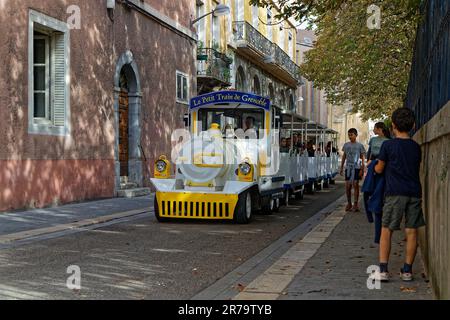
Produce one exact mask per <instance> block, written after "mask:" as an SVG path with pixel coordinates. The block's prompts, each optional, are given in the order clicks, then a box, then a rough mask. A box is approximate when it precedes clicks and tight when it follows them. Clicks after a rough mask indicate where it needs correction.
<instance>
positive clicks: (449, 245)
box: [414, 102, 450, 299]
mask: <svg viewBox="0 0 450 320" xmlns="http://www.w3.org/2000/svg"><path fill="white" fill-rule="evenodd" d="M414 139H415V140H416V141H417V142H418V143H419V144H420V145H421V147H422V166H421V182H422V187H423V209H424V214H425V219H426V222H427V226H426V227H425V228H422V230H420V238H419V243H420V244H419V245H420V250H421V252H422V255H423V257H424V261H425V268H426V270H427V273H428V276H429V278H430V281H431V284H432V286H433V290H434V293H435V296H436V298H438V299H450V172H449V169H450V102H449V103H447V105H446V106H445V107H444V108H442V109H441V111H440V112H439V113H437V114H436V115H435V116H434V117H433V118H432V119H431V120H430V121H428V122H427V124H426V125H424V126H423V127H422V128H421V129H420V130H419V131H418V132H417V133H416V134H415V136H414Z"/></svg>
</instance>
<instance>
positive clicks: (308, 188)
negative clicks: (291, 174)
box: [306, 182, 316, 194]
mask: <svg viewBox="0 0 450 320" xmlns="http://www.w3.org/2000/svg"><path fill="white" fill-rule="evenodd" d="M306 191H307V192H308V193H309V194H314V192H315V191H316V184H315V182H311V183H309V184H307V185H306Z"/></svg>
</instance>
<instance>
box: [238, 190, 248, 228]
mask: <svg viewBox="0 0 450 320" xmlns="http://www.w3.org/2000/svg"><path fill="white" fill-rule="evenodd" d="M251 218H252V196H251V193H250V191H245V192H243V193H241V194H240V195H239V199H238V202H237V204H236V209H235V210H234V221H235V222H236V223H239V224H247V223H249V222H250V220H251Z"/></svg>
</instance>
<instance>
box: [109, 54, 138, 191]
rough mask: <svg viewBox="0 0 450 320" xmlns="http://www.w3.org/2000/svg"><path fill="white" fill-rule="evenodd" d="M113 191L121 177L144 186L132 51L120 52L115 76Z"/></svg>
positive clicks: (134, 64)
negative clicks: (114, 175) (114, 176)
mask: <svg viewBox="0 0 450 320" xmlns="http://www.w3.org/2000/svg"><path fill="white" fill-rule="evenodd" d="M114 86H115V89H114V111H115V129H116V130H115V131H116V142H115V148H114V154H115V172H116V179H115V180H116V190H119V189H120V183H121V180H122V181H124V182H128V183H133V184H135V185H136V186H138V187H141V186H142V185H143V173H142V171H143V168H142V155H141V100H142V95H141V83H140V78H139V70H138V67H137V64H136V62H135V61H134V57H133V54H132V52H131V51H127V52H125V53H124V54H122V55H121V57H120V58H119V60H118V61H117V65H116V72H115V76H114Z"/></svg>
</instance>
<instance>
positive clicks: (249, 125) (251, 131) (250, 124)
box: [244, 116, 259, 139]
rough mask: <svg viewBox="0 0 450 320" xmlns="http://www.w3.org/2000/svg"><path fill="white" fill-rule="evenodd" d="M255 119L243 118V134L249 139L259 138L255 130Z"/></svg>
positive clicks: (250, 117)
mask: <svg viewBox="0 0 450 320" xmlns="http://www.w3.org/2000/svg"><path fill="white" fill-rule="evenodd" d="M255 122H256V119H255V117H252V116H249V117H247V118H245V130H244V132H245V134H246V136H248V137H249V138H251V139H258V138H259V132H258V130H257V129H256V128H255Z"/></svg>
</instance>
